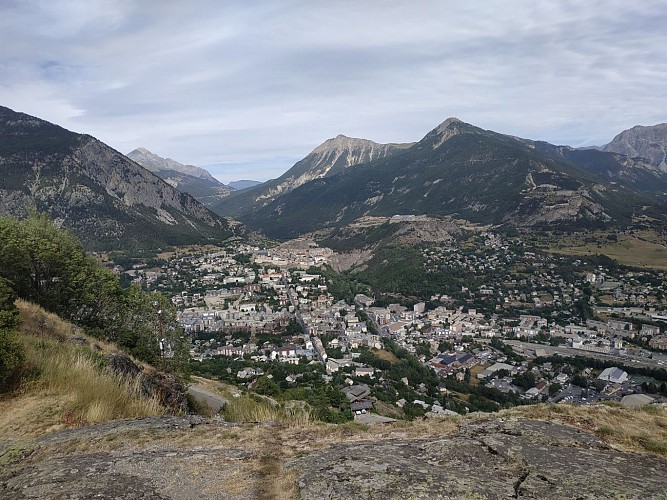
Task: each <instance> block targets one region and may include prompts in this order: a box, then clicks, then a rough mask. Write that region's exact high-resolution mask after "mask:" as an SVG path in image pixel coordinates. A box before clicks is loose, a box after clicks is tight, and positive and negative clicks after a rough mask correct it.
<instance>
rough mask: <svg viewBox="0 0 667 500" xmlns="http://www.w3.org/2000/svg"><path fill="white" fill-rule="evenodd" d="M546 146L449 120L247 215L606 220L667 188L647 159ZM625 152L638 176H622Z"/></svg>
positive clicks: (282, 220)
mask: <svg viewBox="0 0 667 500" xmlns="http://www.w3.org/2000/svg"><path fill="white" fill-rule="evenodd" d="M536 144H537V146H536ZM544 144H548V143H544ZM538 146H539V144H538V143H535V142H533V141H529V140H523V139H519V138H515V137H512V136H508V135H503V134H499V133H497V132H493V131H489V130H483V129H481V128H479V127H475V126H473V125H470V124H467V123H465V122H462V121H461V120H458V119H456V118H449V119H447V120H445V121H444V122H443V123H441V124H440V125H438V126H437V127H435V128H434V129H432V130H431V131H430V132H429V133H428V134H426V136H424V138H423V139H422V140H421V141H419V142H417V143H415V144H413V145H411V146H408V147H404V148H402V149H401V150H400V151H397V152H394V154H392V155H389V156H386V157H383V158H377V159H374V160H371V161H369V162H367V163H361V164H357V165H356V166H355V167H354V168H352V169H340V170H338V171H337V172H335V173H333V174H332V175H326V176H323V177H317V178H314V179H312V180H310V181H309V182H304V183H303V184H301V185H299V186H296V187H294V188H293V189H292V190H290V191H289V192H288V193H285V194H280V196H276V197H274V198H272V199H271V200H268V201H267V202H266V203H261V204H257V205H256V206H254V207H252V208H251V209H249V210H248V209H247V207H246V211H245V212H244V213H240V214H239V219H240V220H242V221H244V222H246V223H247V224H249V225H250V226H251V227H255V228H259V229H261V230H263V231H265V232H266V234H268V235H269V236H272V237H281V233H283V236H282V237H294V236H296V235H298V234H302V233H304V232H309V231H312V230H315V229H318V228H320V227H333V226H336V227H337V226H341V225H345V224H347V223H350V222H352V221H353V220H355V219H356V218H358V217H362V216H368V215H374V216H387V215H395V214H406V215H407V214H414V215H418V214H427V215H443V216H447V215H457V216H459V217H464V218H468V219H470V220H472V221H474V222H479V223H487V224H488V223H491V224H508V225H510V226H525V227H534V226H540V225H546V224H559V225H572V224H574V225H575V226H588V225H590V224H593V225H600V224H603V225H604V224H608V223H610V222H611V221H616V220H617V221H620V220H625V221H629V220H630V218H631V217H632V216H633V213H634V212H633V210H634V209H635V208H638V207H639V206H640V205H641V203H640V202H639V200H640V198H644V197H645V196H647V195H645V194H643V193H642V192H641V187H642V186H641V184H642V183H644V184H651V183H655V182H657V183H658V184H657V185H658V186H659V187H662V186H667V183H666V182H665V181H667V177H665V176H662V174H661V173H659V175H658V176H657V177H655V176H652V175H653V174H646V171H647V168H646V167H647V165H645V164H644V163H641V162H638V161H635V160H630V159H627V158H626V157H620V156H614V155H612V154H610V153H604V152H595V151H592V152H590V153H587V154H588V155H589V156H590V155H595V157H594V158H593V159H592V160H591V159H590V158H584V157H583V156H582V157H581V158H580V157H578V156H572V157H566V156H567V155H564V153H563V151H569V149H563V150H560V149H558V148H559V147H556V146H552V145H549V147H546V146H545V147H542V146H539V147H538ZM584 159H585V160H586V161H584ZM626 160H627V161H630V162H631V164H632V166H634V167H635V170H636V171H637V172H639V173H640V174H641V175H638V177H640V179H639V180H638V179H635V177H634V176H633V175H626V177H627V178H624V177H623V176H622V175H621V170H622V169H621V166H620V164H621V163H623V162H625V161H626ZM302 161H303V160H302ZM605 162H607V164H608V165H606V166H604V165H603V164H604V163H605ZM296 165H299V163H297V164H296ZM296 165H295V167H296ZM602 167H604V169H603V168H602ZM293 168H294V167H293ZM605 169H606V170H605ZM644 174H646V175H644ZM647 176H648V177H647ZM640 181H641V182H640ZM228 201H229V202H233V198H230V199H229V200H228ZM645 201H646V204H648V205H651V204H652V203H654V202H656V200H655V199H652V198H651V199H650V200H649V199H647V200H645Z"/></svg>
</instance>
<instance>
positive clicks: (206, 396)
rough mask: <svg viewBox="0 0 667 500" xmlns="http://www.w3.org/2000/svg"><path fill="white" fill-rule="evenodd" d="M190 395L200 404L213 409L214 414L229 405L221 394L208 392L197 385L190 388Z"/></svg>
mask: <svg viewBox="0 0 667 500" xmlns="http://www.w3.org/2000/svg"><path fill="white" fill-rule="evenodd" d="M188 393H189V394H191V395H192V396H193V397H195V398H196V399H197V400H198V401H199V402H201V403H204V404H205V405H207V406H208V407H209V408H211V410H212V411H213V414H216V413H218V412H219V411H220V408H222V407H223V406H224V405H226V404H227V399H225V398H223V397H222V396H221V395H220V394H215V393H214V392H211V391H208V390H206V389H204V388H203V387H201V386H198V385H197V384H192V385H191V386H190V387H188Z"/></svg>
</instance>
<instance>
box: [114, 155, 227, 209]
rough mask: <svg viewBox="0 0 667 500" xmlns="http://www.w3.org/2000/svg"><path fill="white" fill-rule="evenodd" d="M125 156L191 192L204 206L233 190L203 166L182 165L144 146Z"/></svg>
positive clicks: (175, 185) (184, 190)
mask: <svg viewBox="0 0 667 500" xmlns="http://www.w3.org/2000/svg"><path fill="white" fill-rule="evenodd" d="M127 157H128V158H130V159H131V160H134V161H135V162H137V163H138V164H139V165H141V166H142V167H144V168H146V169H148V170H150V171H151V172H153V173H154V174H155V175H157V176H158V177H160V178H161V179H163V180H165V181H166V182H167V184H169V185H171V186H173V187H175V188H176V189H178V190H179V191H181V192H183V193H188V194H191V195H192V196H194V197H195V198H196V199H197V200H198V201H200V202H201V203H203V204H204V205H206V206H212V205H214V204H215V203H216V202H217V201H219V200H220V199H221V198H224V197H225V196H227V195H228V194H229V193H231V192H232V191H234V188H231V187H229V186H225V185H224V184H223V183H222V182H220V181H219V180H217V179H216V178H215V177H213V176H212V175H211V174H210V173H209V172H208V171H207V170H205V169H203V168H200V167H195V166H194V165H183V164H182V163H179V162H177V161H175V160H172V159H171V158H162V157H160V156H158V155H156V154H154V153H151V152H150V151H148V150H147V149H145V148H137V149H135V150H134V151H131V152H129V153H128V154H127Z"/></svg>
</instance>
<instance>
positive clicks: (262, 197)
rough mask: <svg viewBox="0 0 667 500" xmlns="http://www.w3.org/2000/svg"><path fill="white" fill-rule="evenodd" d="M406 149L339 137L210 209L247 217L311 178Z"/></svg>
mask: <svg viewBox="0 0 667 500" xmlns="http://www.w3.org/2000/svg"><path fill="white" fill-rule="evenodd" d="M409 146H411V144H378V143H376V142H373V141H369V140H366V139H355V138H352V137H346V136H344V135H339V136H337V137H335V138H333V139H328V140H327V141H325V142H324V143H322V144H320V145H319V146H318V147H316V148H315V149H314V150H313V151H312V152H311V153H310V154H309V155H308V156H306V157H305V158H304V159H303V160H300V161H298V162H297V163H295V164H294V166H293V167H292V168H290V169H289V170H288V171H287V172H285V173H284V174H283V175H281V176H280V177H278V178H277V179H274V180H270V181H267V182H265V183H263V184H260V185H258V186H254V187H251V188H249V189H244V190H243V191H242V192H238V193H232V194H231V195H230V196H229V197H228V198H225V199H223V200H221V201H220V202H219V203H217V204H215V205H213V206H212V209H213V210H214V211H215V212H216V213H219V214H223V215H225V216H230V217H249V216H250V214H252V213H253V212H255V211H256V210H258V209H259V208H261V207H264V206H266V205H268V204H269V203H271V202H272V201H273V200H275V199H277V198H279V197H281V196H283V195H285V194H287V193H289V192H291V191H292V190H294V189H296V188H298V187H299V186H301V185H302V184H305V183H307V182H309V181H311V180H313V179H320V178H323V177H330V176H332V175H335V174H337V173H340V172H343V171H346V170H347V169H349V168H350V167H352V166H354V165H358V164H360V163H366V162H369V161H372V160H375V159H378V158H384V157H387V156H391V155H394V154H396V153H398V152H400V151H403V150H405V149H406V148H408V147H409Z"/></svg>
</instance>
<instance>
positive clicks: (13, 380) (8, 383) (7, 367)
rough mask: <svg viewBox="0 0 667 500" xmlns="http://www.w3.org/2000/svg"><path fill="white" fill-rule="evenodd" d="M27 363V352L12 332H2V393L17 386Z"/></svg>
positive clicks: (0, 378) (0, 384)
mask: <svg viewBox="0 0 667 500" xmlns="http://www.w3.org/2000/svg"><path fill="white" fill-rule="evenodd" d="M24 363H25V351H24V349H23V346H22V345H21V343H20V342H19V340H18V337H17V335H16V333H15V332H13V331H12V330H7V329H1V330H0V392H6V391H8V390H10V389H12V388H13V387H15V386H16V384H17V383H18V381H19V380H20V378H21V372H22V371H23V366H24Z"/></svg>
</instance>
